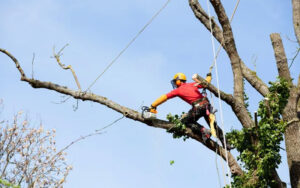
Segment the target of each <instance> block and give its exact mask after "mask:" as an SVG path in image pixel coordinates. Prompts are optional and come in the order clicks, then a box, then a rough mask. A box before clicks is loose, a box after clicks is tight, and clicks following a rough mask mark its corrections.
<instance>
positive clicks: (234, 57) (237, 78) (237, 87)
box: [210, 0, 244, 104]
mask: <svg viewBox="0 0 300 188" xmlns="http://www.w3.org/2000/svg"><path fill="white" fill-rule="evenodd" d="M210 2H211V4H212V5H213V7H214V9H215V12H216V14H217V16H218V19H219V22H220V24H221V26H222V29H223V38H224V44H225V49H226V52H227V54H228V56H229V59H230V62H231V68H232V72H233V80H234V97H235V98H236V100H238V101H239V103H242V104H244V84H243V74H242V69H241V60H240V57H239V55H238V52H237V49H236V45H235V42H234V37H233V33H232V29H231V25H230V22H229V19H228V17H227V15H226V12H225V9H224V7H223V5H222V3H221V1H220V0H210Z"/></svg>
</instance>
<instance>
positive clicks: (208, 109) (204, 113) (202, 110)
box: [181, 100, 223, 144]
mask: <svg viewBox="0 0 300 188" xmlns="http://www.w3.org/2000/svg"><path fill="white" fill-rule="evenodd" d="M209 113H212V106H211V105H210V103H209V101H208V100H205V101H201V103H200V104H198V105H197V104H195V105H193V107H192V109H190V110H189V111H188V113H186V114H184V115H183V117H182V119H181V122H182V123H183V124H185V125H186V126H187V127H190V128H191V129H192V130H193V131H194V132H195V133H197V132H198V133H199V131H200V132H202V131H201V130H203V128H204V127H203V126H202V125H200V124H199V123H198V122H197V121H198V120H199V119H200V118H201V117H204V119H205V121H206V123H207V124H208V126H209ZM214 126H215V129H216V132H217V136H218V138H219V139H220V140H221V142H222V144H223V131H222V129H221V128H220V127H219V126H218V125H217V122H216V121H215V122H214Z"/></svg>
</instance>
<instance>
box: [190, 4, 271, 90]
mask: <svg viewBox="0 0 300 188" xmlns="http://www.w3.org/2000/svg"><path fill="white" fill-rule="evenodd" d="M189 4H190V7H191V9H192V11H193V12H194V15H195V17H196V18H198V19H199V21H200V22H201V23H202V24H203V25H204V26H205V28H206V29H207V30H208V31H209V32H210V26H209V17H208V15H207V14H206V12H205V11H204V10H203V8H202V7H201V5H200V4H199V2H198V0H189ZM212 27H213V33H212V34H213V36H214V37H215V39H216V40H217V41H218V42H219V43H220V44H222V47H223V49H224V50H225V51H226V52H227V49H226V48H225V45H224V42H223V33H222V32H223V31H222V30H221V29H220V27H219V26H218V25H217V24H216V23H215V21H214V20H213V22H212ZM227 54H229V52H227ZM240 63H241V69H242V73H243V76H244V77H245V78H246V80H247V81H248V82H249V83H250V84H251V85H252V87H254V88H255V89H256V90H257V91H258V92H259V93H260V94H261V95H263V96H266V95H267V94H268V93H269V89H268V86H267V85H266V84H265V83H264V82H263V81H262V80H261V79H259V78H258V76H257V75H256V73H255V72H254V71H252V70H250V69H249V68H248V67H247V66H246V65H245V64H244V62H243V61H242V60H241V61H240Z"/></svg>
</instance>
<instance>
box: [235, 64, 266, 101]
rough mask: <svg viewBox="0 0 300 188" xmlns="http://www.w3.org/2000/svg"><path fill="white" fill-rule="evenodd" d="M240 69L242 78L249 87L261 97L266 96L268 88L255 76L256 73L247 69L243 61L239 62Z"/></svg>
mask: <svg viewBox="0 0 300 188" xmlns="http://www.w3.org/2000/svg"><path fill="white" fill-rule="evenodd" d="M241 68H242V72H243V76H244V78H246V80H247V81H248V82H249V83H250V85H251V86H252V87H253V88H255V89H256V91H258V92H259V93H260V94H261V95H262V96H264V97H265V96H267V94H268V93H269V88H268V86H267V84H265V83H264V82H263V81H262V80H261V79H260V78H259V77H258V76H257V75H256V72H254V71H252V70H251V69H249V68H248V67H247V66H246V65H245V63H244V62H243V61H241Z"/></svg>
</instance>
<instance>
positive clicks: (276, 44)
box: [270, 33, 292, 84]
mask: <svg viewBox="0 0 300 188" xmlns="http://www.w3.org/2000/svg"><path fill="white" fill-rule="evenodd" d="M270 38H271V41H272V46H273V49H274V53H275V58H276V64H277V69H278V73H279V76H280V77H282V78H285V79H286V80H287V81H288V82H289V83H290V84H292V79H291V75H290V71H289V67H288V63H287V58H286V55H285V52H284V48H283V44H282V40H281V37H280V35H279V34H278V33H272V34H271V35H270Z"/></svg>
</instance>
